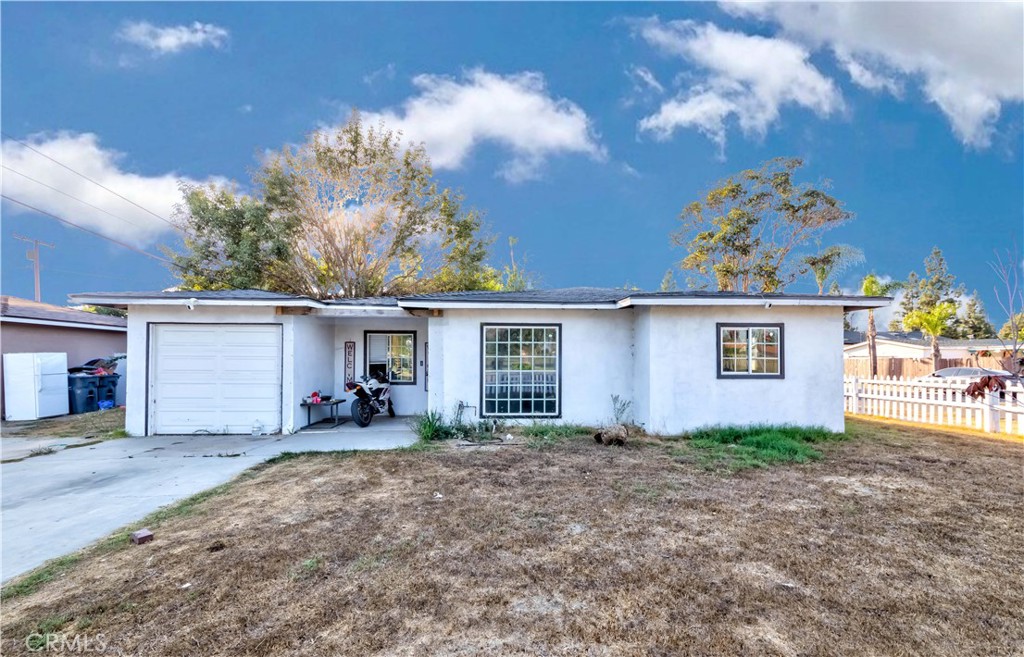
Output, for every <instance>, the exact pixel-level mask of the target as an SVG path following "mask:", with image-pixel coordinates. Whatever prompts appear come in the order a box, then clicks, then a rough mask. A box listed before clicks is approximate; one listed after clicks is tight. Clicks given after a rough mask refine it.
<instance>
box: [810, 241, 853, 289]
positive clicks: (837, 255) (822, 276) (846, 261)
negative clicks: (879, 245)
mask: <svg viewBox="0 0 1024 657" xmlns="http://www.w3.org/2000/svg"><path fill="white" fill-rule="evenodd" d="M801 262H802V263H803V266H804V271H807V272H809V273H810V274H811V275H812V276H813V277H814V282H815V283H817V284H818V294H825V284H826V283H828V279H829V278H831V277H832V276H833V275H836V274H840V273H842V272H843V271H844V270H846V269H847V268H849V267H851V266H853V265H855V264H857V263H860V262H864V252H863V251H861V250H860V249H858V248H857V247H854V246H850V245H849V244H835V245H833V246H829V247H826V248H824V249H822V251H821V252H820V253H817V254H815V255H809V256H805V257H804V258H803V260H801ZM832 282H833V283H836V281H832Z"/></svg>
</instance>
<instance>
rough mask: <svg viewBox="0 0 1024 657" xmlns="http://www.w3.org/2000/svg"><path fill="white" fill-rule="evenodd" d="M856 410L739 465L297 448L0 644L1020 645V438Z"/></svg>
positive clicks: (434, 647) (849, 651) (988, 649)
mask: <svg viewBox="0 0 1024 657" xmlns="http://www.w3.org/2000/svg"><path fill="white" fill-rule="evenodd" d="M850 429H851V434H852V439H851V440H849V441H846V442H843V443H834V444H829V445H825V446H823V447H822V450H823V451H824V452H825V455H824V458H823V459H822V460H821V461H818V462H814V463H808V464H803V465H785V466H777V467H773V468H768V469H757V470H745V471H742V472H741V473H739V474H736V475H731V476H726V475H723V474H722V473H717V472H708V471H706V470H704V469H703V468H700V467H699V466H696V465H694V464H693V463H691V462H687V461H686V459H680V458H678V452H679V450H681V449H685V448H686V447H685V445H680V444H678V443H674V444H671V445H669V444H662V443H659V442H658V441H650V442H649V443H644V444H641V443H639V442H638V443H636V444H631V445H629V446H627V447H625V448H608V447H602V446H598V445H595V444H594V443H593V441H592V440H590V439H589V438H581V439H568V440H565V441H563V442H561V443H559V444H558V445H555V446H552V447H550V448H547V449H545V450H541V451H538V450H530V449H524V448H519V449H512V448H509V449H504V448H503V449H498V450H495V451H492V452H481V451H478V450H465V449H447V450H440V451H431V452H420V453H412V452H392V453H375V454H371V453H362V454H358V455H354V456H350V457H348V458H342V459H339V458H328V457H321V458H316V457H311V458H300V459H295V460H291V461H287V462H284V463H281V464H278V465H274V466H271V467H268V468H266V469H265V470H264V471H262V472H260V473H259V474H257V475H256V476H250V477H249V478H247V479H244V480H241V481H239V482H238V483H237V484H236V485H234V486H232V487H231V488H230V489H228V492H227V493H226V494H224V495H221V496H218V497H214V498H211V499H209V500H207V501H205V502H203V503H202V506H201V508H200V509H199V512H198V513H197V514H193V515H191V516H187V517H176V518H172V519H170V520H168V521H167V522H166V523H164V524H162V525H161V526H159V527H156V528H155V533H156V540H154V541H153V542H151V543H148V544H146V545H143V546H139V547H131V548H127V549H123V550H120V551H114V552H110V553H107V554H103V555H90V556H87V557H86V559H85V560H84V561H83V562H82V563H81V564H79V565H77V566H76V567H75V568H74V569H73V570H71V571H70V572H68V573H67V574H66V575H64V576H63V577H62V578H60V579H58V580H56V581H53V582H50V583H48V584H46V585H44V586H43V588H42V589H40V590H39V591H38V592H36V593H34V594H32V595H29V596H25V597H21V598H14V599H11V600H9V601H5V603H4V616H3V626H2V632H3V639H2V640H3V645H2V652H3V654H5V655H7V654H12V655H13V654H21V653H26V652H27V648H26V647H25V637H26V635H28V634H29V633H31V632H33V631H36V629H38V628H40V627H46V628H47V629H49V630H50V631H54V632H63V633H66V634H67V635H68V636H83V637H93V638H95V637H96V636H97V635H98V634H103V636H104V639H105V640H106V641H107V643H108V645H109V648H108V650H110V651H113V652H116V651H121V652H123V653H124V654H132V655H194V654H203V655H237V654H249V655H290V654H296V653H300V654H304V655H478V654H501V655H542V654H543V655H678V654H714V655H723V654H724V655H749V654H763V655H864V654H885V655H895V654H927V655H935V656H944V655H965V654H971V655H1002V654H1013V653H1014V651H1015V650H1019V648H1020V646H1021V645H1022V644H1024V611H1022V610H1024V591H1022V587H1020V585H1019V583H1020V581H1021V580H1022V577H1024V572H1022V564H1024V542H1022V541H1021V534H1020V518H1021V500H1022V499H1024V498H1022V493H1024V488H1022V486H1024V484H1022V478H1021V476H1020V475H1021V469H1022V466H1024V445H1022V444H1021V443H1019V442H1018V443H1014V442H1008V441H991V440H986V439H984V438H979V437H975V436H964V435H957V434H955V433H951V432H946V431H931V430H927V429H907V428H904V427H897V428H893V427H888V426H887V425H885V424H882V423H875V422H863V421H859V420H856V421H851V422H850ZM858 487H862V488H864V489H870V491H871V494H857V493H853V494H851V492H850V491H851V490H854V491H856V490H857V489H858Z"/></svg>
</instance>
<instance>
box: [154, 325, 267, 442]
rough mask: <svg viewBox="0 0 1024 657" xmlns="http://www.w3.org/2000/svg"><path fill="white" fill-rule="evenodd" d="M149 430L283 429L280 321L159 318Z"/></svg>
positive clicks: (236, 431)
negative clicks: (181, 321)
mask: <svg viewBox="0 0 1024 657" xmlns="http://www.w3.org/2000/svg"><path fill="white" fill-rule="evenodd" d="M150 350H151V354H150V358H151V360H150V363H151V367H150V388H149V407H150V433H163V434H167V433H172V434H173V433H195V432H199V431H208V432H210V433H251V432H252V428H253V424H254V423H259V424H261V425H263V428H264V430H265V431H268V432H275V431H280V430H281V327H280V325H277V324H273V325H253V324H189V325H174V324H162V325H154V326H153V327H152V333H151V335H150Z"/></svg>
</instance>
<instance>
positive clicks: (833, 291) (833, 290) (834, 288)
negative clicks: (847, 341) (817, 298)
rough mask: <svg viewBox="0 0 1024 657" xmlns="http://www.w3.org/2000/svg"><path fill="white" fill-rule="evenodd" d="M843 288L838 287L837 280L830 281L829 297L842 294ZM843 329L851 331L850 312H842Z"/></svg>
mask: <svg viewBox="0 0 1024 657" xmlns="http://www.w3.org/2000/svg"><path fill="white" fill-rule="evenodd" d="M842 294H843V288H841V287H839V281H832V285H831V286H830V287H829V288H828V295H829V296H830V297H838V296H842ZM843 330H844V331H852V330H853V323H852V322H850V313H843Z"/></svg>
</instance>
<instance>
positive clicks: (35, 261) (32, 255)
mask: <svg viewBox="0 0 1024 657" xmlns="http://www.w3.org/2000/svg"><path fill="white" fill-rule="evenodd" d="M13 235H14V239H16V240H21V241H22V242H29V243H31V244H32V249H31V250H30V251H29V252H28V253H26V254H25V257H26V258H28V259H29V260H31V261H32V270H33V273H34V274H35V277H36V301H37V302H38V301H41V300H42V295H41V294H40V289H39V247H40V246H46V247H49V248H51V249H52V248H54V246H53V245H52V244H48V243H47V242H44V241H42V240H37V239H33V238H31V237H25V236H24V235H19V234H17V233H13Z"/></svg>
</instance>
